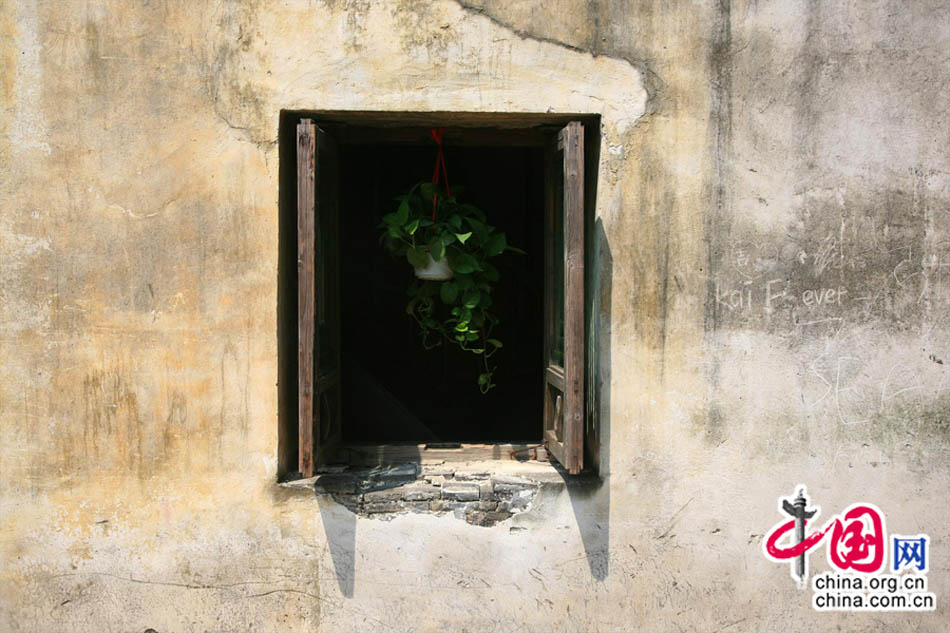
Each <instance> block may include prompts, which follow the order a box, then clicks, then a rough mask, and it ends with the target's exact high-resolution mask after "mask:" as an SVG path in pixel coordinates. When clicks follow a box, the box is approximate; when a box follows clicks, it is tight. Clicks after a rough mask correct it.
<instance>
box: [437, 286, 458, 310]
mask: <svg viewBox="0 0 950 633" xmlns="http://www.w3.org/2000/svg"><path fill="white" fill-rule="evenodd" d="M458 294H459V289H458V286H456V285H455V283H454V282H451V281H443V282H442V287H441V288H440V289H439V297H440V298H441V299H442V303H445V304H449V305H450V304H453V303H455V298H456V297H458Z"/></svg>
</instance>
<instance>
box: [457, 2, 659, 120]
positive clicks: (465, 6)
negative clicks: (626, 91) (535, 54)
mask: <svg viewBox="0 0 950 633" xmlns="http://www.w3.org/2000/svg"><path fill="white" fill-rule="evenodd" d="M455 2H456V3H457V4H458V5H459V7H461V8H462V10H464V11H465V12H467V13H469V14H472V15H480V16H483V17H485V18H487V19H488V20H490V21H491V22H492V23H493V24H496V25H498V26H500V27H501V28H503V29H505V30H506V31H510V32H511V33H512V34H514V35H516V36H518V37H519V38H521V39H523V40H532V41H535V42H541V43H544V44H552V45H554V46H558V47H560V48H563V49H565V50H569V51H573V52H575V53H584V54H587V55H590V56H592V57H605V58H607V59H615V60H617V61H622V62H625V63H627V64H629V65H630V67H631V68H633V69H634V70H636V71H637V72H638V73H639V75H640V78H641V80H642V82H643V89H644V90H645V91H646V94H647V99H646V103H645V104H644V111H643V113H642V114H641V116H640V117H639V119H642V118H643V117H647V116H650V115H652V114H654V113H656V112H657V111H658V110H659V109H660V96H661V94H662V93H663V81H662V79H661V78H660V76H659V75H657V74H656V73H655V72H653V70H652V69H651V68H650V67H649V66H648V65H647V63H646V62H645V61H644V60H642V59H636V58H633V57H631V56H628V55H623V54H621V53H619V52H616V51H605V50H604V49H603V48H601V47H599V46H597V42H599V41H600V40H599V33H600V29H599V20H597V19H596V11H595V10H594V3H591V5H590V7H589V13H592V14H593V15H594V18H593V19H592V21H593V23H594V37H593V38H591V39H592V42H591V43H590V44H588V45H587V46H578V45H576V44H569V43H567V42H564V41H562V40H559V39H557V38H553V37H548V36H545V35H541V34H539V33H535V32H532V31H529V30H526V29H523V28H521V27H519V26H517V25H515V24H512V23H511V22H509V21H507V20H504V19H503V18H501V17H500V16H498V15H496V14H495V13H493V12H491V11H489V10H488V9H486V8H484V7H479V6H474V5H473V4H471V3H470V2H466V0H455ZM639 119H638V121H639Z"/></svg>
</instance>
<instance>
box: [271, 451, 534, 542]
mask: <svg viewBox="0 0 950 633" xmlns="http://www.w3.org/2000/svg"><path fill="white" fill-rule="evenodd" d="M307 481H308V482H309V481H311V480H307ZM299 483H300V482H291V483H290V484H289V485H291V486H293V487H299ZM542 483H543V482H542V481H538V480H535V479H532V478H530V477H524V476H516V475H510V474H502V473H494V472H489V469H487V468H486V469H478V468H476V469H474V470H472V469H471V468H468V469H456V468H455V467H453V466H452V465H445V464H434V465H430V464H426V465H423V466H421V467H420V466H419V465H417V464H401V465H399V466H394V467H389V468H374V469H370V470H366V469H362V470H347V471H343V472H334V473H328V474H324V475H321V476H319V477H317V478H316V480H315V481H314V487H315V489H316V492H317V494H318V495H327V496H329V497H331V498H332V499H333V500H334V501H336V502H337V503H339V504H341V505H343V506H344V507H346V508H347V509H348V510H350V511H351V512H353V513H354V514H357V515H359V516H361V517H368V518H373V519H383V520H390V519H392V518H394V517H395V516H396V515H397V514H405V513H407V512H412V513H428V514H436V515H439V516H443V515H448V514H450V513H451V515H452V516H454V517H455V518H457V519H464V520H465V521H466V522H468V523H470V524H472V525H478V526H482V527H491V526H493V525H495V524H497V523H499V522H501V521H505V520H507V519H510V518H511V517H512V516H514V515H516V514H520V513H522V512H526V511H527V510H529V509H530V508H531V504H532V502H533V501H534V498H535V496H536V495H537V493H538V491H539V490H540V488H541V485H542Z"/></svg>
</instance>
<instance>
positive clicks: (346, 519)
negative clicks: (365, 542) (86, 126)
mask: <svg viewBox="0 0 950 633" xmlns="http://www.w3.org/2000/svg"><path fill="white" fill-rule="evenodd" d="M317 504H318V505H319V507H320V520H321V521H323V531H324V534H326V536H327V544H328V545H329V548H330V558H331V559H332V560H333V571H334V573H335V575H336V582H337V584H338V585H339V586H340V593H342V594H343V595H344V596H346V597H347V598H352V597H353V587H354V585H355V583H356V520H357V516H356V515H355V514H353V513H352V512H350V510H349V509H347V508H346V507H344V506H342V505H340V504H339V503H337V502H336V501H334V500H333V499H332V498H331V497H329V496H328V495H324V494H320V493H317Z"/></svg>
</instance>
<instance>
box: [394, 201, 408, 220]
mask: <svg viewBox="0 0 950 633" xmlns="http://www.w3.org/2000/svg"><path fill="white" fill-rule="evenodd" d="M396 219H397V220H399V224H405V223H406V220H408V219H409V199H408V198H406V199H404V200H403V201H402V202H401V203H400V204H399V209H397V210H396Z"/></svg>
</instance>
